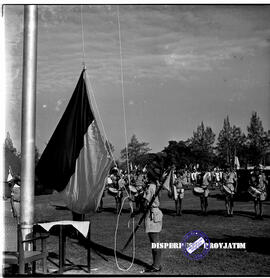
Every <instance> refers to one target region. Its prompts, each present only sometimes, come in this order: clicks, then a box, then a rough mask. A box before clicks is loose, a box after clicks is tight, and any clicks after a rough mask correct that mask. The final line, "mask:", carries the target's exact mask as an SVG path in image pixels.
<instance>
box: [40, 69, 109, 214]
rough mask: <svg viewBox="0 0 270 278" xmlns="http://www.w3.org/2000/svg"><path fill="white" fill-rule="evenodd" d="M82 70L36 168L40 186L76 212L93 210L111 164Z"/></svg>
mask: <svg viewBox="0 0 270 278" xmlns="http://www.w3.org/2000/svg"><path fill="white" fill-rule="evenodd" d="M111 162H112V160H111V157H110V155H109V153H108V152H107V149H106V147H105V144H104V141H103V138H102V136H101V134H100V131H99V128H98V126H97V123H96V120H95V117H94V114H93V112H92V109H91V105H90V97H89V90H88V87H87V81H86V72H85V70H83V71H82V73H81V76H80V78H79V81H78V83H77V85H76V88H75V90H74V93H73V95H72V97H71V99H70V101H69V104H68V106H67V108H66V110H65V112H64V114H63V116H62V118H61V120H60V122H59V123H58V125H57V127H56V129H55V131H54V133H53V135H52V137H51V139H50V141H49V143H48V145H47V146H46V148H45V150H44V152H43V154H42V156H41V158H40V160H39V162H38V165H37V167H36V174H37V177H38V179H39V181H40V182H41V183H42V185H43V186H45V187H48V188H52V189H55V190H57V191H58V192H60V193H61V194H62V196H63V199H64V200H65V202H66V204H67V206H68V208H69V209H71V210H72V211H74V212H76V213H80V214H82V213H88V212H91V211H95V210H96V209H97V207H98V204H99V201H100V199H101V196H102V193H103V190H104V187H105V179H106V176H107V174H108V172H109V168H110V166H111Z"/></svg>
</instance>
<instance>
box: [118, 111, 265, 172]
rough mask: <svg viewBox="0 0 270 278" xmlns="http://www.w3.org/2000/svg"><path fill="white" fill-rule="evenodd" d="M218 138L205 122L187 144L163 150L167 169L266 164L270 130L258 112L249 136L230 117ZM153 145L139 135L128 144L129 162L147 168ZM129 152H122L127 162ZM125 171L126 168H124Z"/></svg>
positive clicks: (254, 116) (250, 126) (180, 142)
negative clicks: (236, 161)
mask: <svg viewBox="0 0 270 278" xmlns="http://www.w3.org/2000/svg"><path fill="white" fill-rule="evenodd" d="M215 139H216V135H215V133H214V132H213V130H212V128H211V127H209V126H205V125H204V123H203V122H202V123H201V124H200V125H199V126H198V127H197V130H196V131H194V132H193V136H192V137H191V138H189V139H187V140H186V141H178V142H177V141H169V144H168V146H166V147H165V148H164V149H163V150H162V151H163V152H165V153H166V154H167V166H170V165H172V164H175V165H176V166H177V167H180V168H182V167H185V165H197V164H199V165H200V166H202V167H205V166H213V165H215V166H220V167H223V166H224V165H225V164H231V165H233V163H234V158H235V156H237V157H238V159H239V162H240V165H241V166H243V167H245V166H247V165H249V164H250V165H256V164H258V163H262V164H265V162H266V161H265V159H266V154H267V152H268V153H269V152H270V130H268V131H267V132H266V131H264V128H263V125H262V121H261V120H260V118H259V116H258V114H257V113H256V112H253V113H252V116H251V118H250V124H249V126H248V127H247V135H246V134H244V132H242V130H241V128H240V127H237V126H235V125H231V123H230V120H229V117H228V116H227V117H226V118H225V119H224V123H223V128H222V129H221V131H220V132H219V134H218V137H217V143H216V144H215V141H216V140H215ZM150 150H151V149H150V148H149V143H146V142H139V140H138V139H137V137H136V135H133V136H132V137H131V141H130V143H129V144H128V156H129V161H130V162H132V163H133V164H135V165H144V163H145V162H146V161H147V160H148V159H149V152H150ZM126 153H127V152H126V149H123V150H122V151H121V159H122V161H125V160H126ZM122 166H123V167H124V168H125V165H124V164H123V165H122Z"/></svg>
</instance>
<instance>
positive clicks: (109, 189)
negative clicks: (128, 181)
mask: <svg viewBox="0 0 270 278" xmlns="http://www.w3.org/2000/svg"><path fill="white" fill-rule="evenodd" d="M108 193H109V194H110V195H112V196H116V195H117V193H118V190H117V189H116V188H114V187H108Z"/></svg>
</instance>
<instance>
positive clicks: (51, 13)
mask: <svg viewBox="0 0 270 278" xmlns="http://www.w3.org/2000/svg"><path fill="white" fill-rule="evenodd" d="M82 10H83V28H84V40H85V56H86V66H87V69H88V74H89V76H90V80H91V82H92V86H93V89H94V93H95V96H96V100H97V103H98V107H99V111H100V114H101V116H102V120H103V123H104V126H105V130H106V133H107V135H108V138H109V140H110V141H111V142H112V144H113V145H114V146H115V148H116V155H118V154H119V150H120V149H122V148H124V146H125V136H124V122H123V109H122V96H121V68H120V56H119V37H118V24H117V6H116V5H111V6H109V5H103V6H101V5H100V6H91V5H86V6H83V8H82ZM5 15H6V34H7V40H6V52H7V54H6V63H7V85H8V91H7V92H8V94H7V102H8V103H7V106H6V107H7V108H6V109H7V117H6V129H7V131H9V132H10V134H11V137H12V139H13V142H14V144H15V147H16V148H17V149H20V127H21V115H20V110H21V91H22V89H21V88H22V51H23V48H22V43H23V37H22V32H23V7H22V6H5ZM269 18H270V6H269V5H268V6H259V5H258V6H256V5H252V6H247V5H236V6H230V5H225V6H223V5H212V6H211V5H197V6H196V5H150V6H144V5H140V6H138V5H128V6H127V5H124V6H120V22H121V38H122V40H121V42H122V54H123V75H124V95H125V107H126V119H127V134H128V141H129V140H130V138H131V136H132V134H136V135H137V137H138V139H139V140H140V141H145V142H149V143H150V147H151V148H152V150H153V151H154V152H156V151H161V150H162V149H163V148H164V147H165V146H167V144H168V141H169V140H177V141H179V140H185V139H187V138H189V137H191V136H192V132H193V130H196V128H197V126H198V125H199V124H200V122H201V121H204V123H205V124H206V125H208V126H211V127H212V129H213V130H214V132H215V133H216V134H217V135H218V133H219V131H220V129H221V128H222V126H223V120H224V118H225V117H226V116H227V115H229V117H230V121H231V124H235V125H237V126H240V127H241V128H242V130H243V131H244V132H245V133H246V127H247V125H248V124H249V120H250V117H251V113H252V111H257V112H258V114H259V116H260V117H261V119H262V121H263V125H264V128H265V129H266V130H267V129H270V109H269V107H270V94H269V92H270V64H269V61H270V20H269ZM38 24H39V25H38V73H37V118H36V144H37V147H38V149H39V150H40V152H42V151H43V149H44V148H45V143H46V142H48V140H49V139H50V137H51V135H52V133H53V131H54V129H55V127H56V125H57V123H58V121H59V120H60V118H61V116H62V114H63V112H64V110H65V108H66V106H67V103H68V101H69V99H70V97H71V95H72V93H73V90H74V88H75V85H76V83H77V81H78V78H79V75H80V72H81V70H82V57H83V54H82V33H81V31H82V26H81V9H80V6H79V5H78V6H65V5H62V6H61V5H59V6H53V5H51V6H44V5H39V23H38Z"/></svg>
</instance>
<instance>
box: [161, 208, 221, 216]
mask: <svg viewBox="0 0 270 278" xmlns="http://www.w3.org/2000/svg"><path fill="white" fill-rule="evenodd" d="M161 210H162V212H163V214H166V215H170V216H175V215H176V214H175V210H172V209H166V208H162V209H161ZM182 213H183V214H182V215H185V214H187V215H196V216H202V215H203V213H202V211H201V210H198V209H184V210H182ZM225 214H226V213H225V209H224V210H209V211H208V212H207V215H208V216H210V215H217V216H225Z"/></svg>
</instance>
